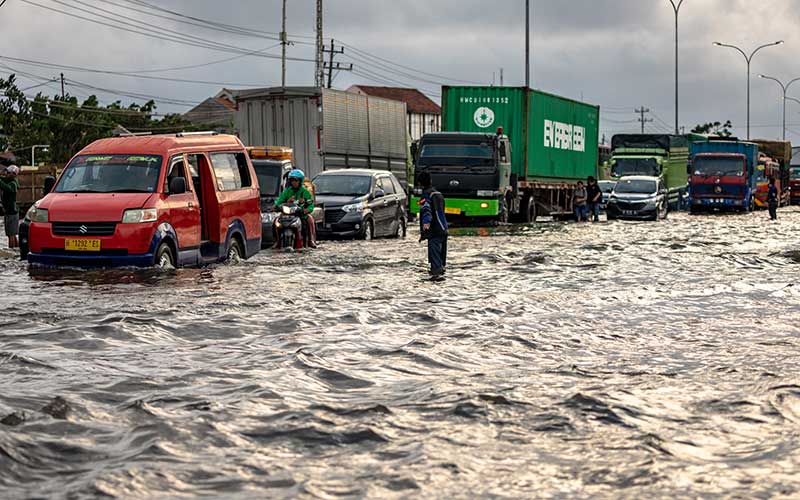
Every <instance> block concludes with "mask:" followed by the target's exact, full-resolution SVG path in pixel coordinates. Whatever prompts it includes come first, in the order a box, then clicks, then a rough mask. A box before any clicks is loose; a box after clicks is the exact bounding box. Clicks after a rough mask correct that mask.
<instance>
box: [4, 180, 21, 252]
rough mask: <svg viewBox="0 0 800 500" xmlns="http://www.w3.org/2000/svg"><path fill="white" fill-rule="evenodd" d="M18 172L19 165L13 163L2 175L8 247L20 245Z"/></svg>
mask: <svg viewBox="0 0 800 500" xmlns="http://www.w3.org/2000/svg"><path fill="white" fill-rule="evenodd" d="M18 174H19V167H17V166H16V165H11V166H10V167H7V168H6V169H5V170H4V172H3V176H2V177H0V194H2V202H3V203H2V204H3V214H4V216H3V225H4V226H5V230H6V236H8V248H17V247H19V242H18V241H17V229H18V228H19V210H18V209H17V191H19V181H18V180H17V175H18Z"/></svg>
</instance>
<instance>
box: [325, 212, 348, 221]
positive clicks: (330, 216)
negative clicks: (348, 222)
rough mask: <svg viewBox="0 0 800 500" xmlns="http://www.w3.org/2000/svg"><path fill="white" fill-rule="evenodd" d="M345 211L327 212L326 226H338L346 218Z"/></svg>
mask: <svg viewBox="0 0 800 500" xmlns="http://www.w3.org/2000/svg"><path fill="white" fill-rule="evenodd" d="M344 214H345V212H344V210H325V224H336V223H338V222H339V221H340V220H342V219H343V218H344Z"/></svg>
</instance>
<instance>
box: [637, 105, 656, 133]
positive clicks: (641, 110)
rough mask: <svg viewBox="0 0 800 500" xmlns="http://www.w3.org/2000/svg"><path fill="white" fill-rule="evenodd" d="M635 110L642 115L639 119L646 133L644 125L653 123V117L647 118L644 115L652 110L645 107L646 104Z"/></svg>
mask: <svg viewBox="0 0 800 500" xmlns="http://www.w3.org/2000/svg"><path fill="white" fill-rule="evenodd" d="M634 112H635V113H638V114H640V115H641V117H640V118H639V119H638V120H637V121H638V122H639V123H641V124H642V133H643V134H644V126H645V124H647V123H653V119H652V118H645V117H644V115H645V114H646V113H649V112H650V109H648V108H645V107H644V106H642V107H641V108H639V109H635V110H634Z"/></svg>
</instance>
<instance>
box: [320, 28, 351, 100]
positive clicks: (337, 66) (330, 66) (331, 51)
mask: <svg viewBox="0 0 800 500" xmlns="http://www.w3.org/2000/svg"><path fill="white" fill-rule="evenodd" d="M322 51H323V52H327V53H328V54H330V55H331V57H330V62H329V63H328V64H326V65H325V66H324V68H323V70H328V88H331V87H332V86H333V70H337V71H353V65H352V64H350V65H349V66H342V64H341V63H336V64H334V63H333V56H334V55H335V54H344V47H339V48H338V49H337V48H336V41H335V40H334V39H333V38H331V48H330V49H322Z"/></svg>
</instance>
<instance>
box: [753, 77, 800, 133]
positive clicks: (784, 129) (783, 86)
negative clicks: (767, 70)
mask: <svg viewBox="0 0 800 500" xmlns="http://www.w3.org/2000/svg"><path fill="white" fill-rule="evenodd" d="M758 77H759V78H764V79H765V80H772V81H773V82H777V83H778V85H780V86H781V89H783V140H784V141H785V140H786V99H787V97H786V92H787V91H788V90H789V87H791V86H792V84H793V83H794V82H796V81H800V78H795V79H794V80H789V83H787V84H786V85H784V84H783V82H782V81H780V80H778V79H777V78H773V77H771V76H767V75H758Z"/></svg>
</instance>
